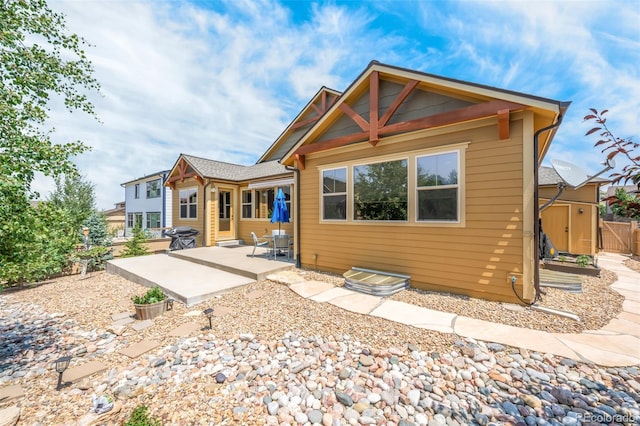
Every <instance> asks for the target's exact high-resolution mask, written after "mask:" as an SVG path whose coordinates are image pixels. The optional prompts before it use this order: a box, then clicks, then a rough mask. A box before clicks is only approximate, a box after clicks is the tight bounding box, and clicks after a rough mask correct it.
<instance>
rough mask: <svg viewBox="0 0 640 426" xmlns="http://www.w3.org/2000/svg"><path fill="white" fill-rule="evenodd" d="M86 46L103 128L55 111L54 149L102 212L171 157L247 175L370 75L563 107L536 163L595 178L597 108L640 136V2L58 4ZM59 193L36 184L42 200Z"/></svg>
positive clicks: (617, 126)
mask: <svg viewBox="0 0 640 426" xmlns="http://www.w3.org/2000/svg"><path fill="white" fill-rule="evenodd" d="M50 6H51V7H52V8H53V9H54V10H55V11H58V12H62V13H63V14H65V15H66V19H67V24H68V27H69V30H70V31H72V32H75V33H77V34H79V35H81V36H83V37H85V38H86V39H87V40H88V41H89V42H90V43H91V44H92V46H91V47H88V48H87V49H86V51H87V54H88V56H89V58H90V59H91V60H92V61H93V64H94V67H95V76H96V78H97V79H98V80H99V81H100V83H101V85H102V94H101V95H100V96H97V95H95V94H92V95H91V98H92V99H93V101H94V103H95V105H96V109H97V112H98V115H99V117H100V120H101V122H97V121H95V120H93V119H91V118H89V117H87V116H85V115H83V114H78V113H74V114H69V113H68V112H66V111H65V110H64V108H61V107H59V106H58V105H53V106H52V110H51V118H52V120H51V124H52V125H53V126H55V128H56V133H55V139H56V140H59V141H65V140H76V139H81V140H83V141H85V142H86V143H87V144H89V145H91V146H92V147H93V151H92V152H90V153H86V154H83V155H82V156H80V157H77V158H76V159H75V161H76V163H77V164H78V166H79V168H80V171H81V173H82V174H83V175H85V176H86V177H87V179H89V180H90V181H92V182H93V183H94V184H95V185H96V195H97V204H98V207H99V208H111V207H113V204H114V203H116V202H118V201H122V200H123V199H124V189H123V188H122V187H121V186H120V184H121V183H123V182H126V181H129V180H133V179H135V178H137V177H141V176H145V175H147V174H150V173H154V172H156V171H159V170H163V169H168V168H171V167H172V166H173V164H174V162H175V160H176V159H177V157H178V155H179V154H180V153H188V154H192V155H198V156H203V157H207V158H212V159H217V160H221V161H229V162H234V163H239V164H251V163H253V162H255V161H256V160H257V159H258V158H259V156H260V154H262V153H263V152H264V150H265V149H266V148H267V147H268V146H269V145H270V144H271V143H272V142H273V141H274V140H275V138H276V137H277V136H278V135H279V134H280V133H281V132H282V130H283V129H284V128H285V126H286V125H287V124H288V123H289V122H290V120H291V119H292V118H293V117H294V116H295V115H296V114H297V113H298V112H299V111H300V109H301V108H302V107H303V106H304V105H305V104H306V103H307V102H308V101H309V99H310V98H311V96H313V95H314V94H315V93H316V92H317V91H318V89H319V88H320V87H322V86H327V87H330V88H333V89H336V90H339V91H342V90H344V89H346V88H347V86H348V85H349V84H350V83H351V82H352V81H353V80H354V79H355V78H356V77H357V76H358V75H359V74H360V73H361V72H362V71H363V70H364V69H365V68H366V66H367V65H368V64H369V62H370V61H371V60H378V61H380V62H383V63H386V64H390V65H395V66H400V67H405V68H410V69H415V70H419V71H423V72H428V73H432V74H437V75H442V76H445V77H451V78H456V79H460V80H467V81H471V82H474V83H480V84H486V85H490V86H495V87H500V88H504V89H509V90H515V91H520V92H524V93H528V94H532V95H537V96H542V97H548V98H552V99H556V100H561V101H572V105H571V107H570V109H569V111H568V114H567V116H566V117H565V119H564V123H563V125H562V127H561V128H560V130H559V131H558V134H557V136H556V138H555V140H554V142H553V145H552V148H551V150H550V152H549V154H548V155H547V157H546V159H545V163H548V161H549V160H550V159H551V158H560V159H564V160H568V161H572V162H574V163H577V164H579V165H581V166H582V167H583V168H585V169H586V170H587V171H588V172H593V173H595V172H596V171H597V170H599V169H600V168H601V166H600V165H599V162H601V161H602V160H603V158H604V157H603V155H602V154H601V153H600V152H599V150H597V149H595V148H593V144H594V142H595V139H593V138H591V137H585V136H584V133H585V132H586V130H588V128H590V126H589V124H588V123H585V122H583V120H582V118H583V117H584V115H585V114H587V113H588V109H589V108H590V107H595V108H597V109H605V108H606V109H609V110H610V112H609V114H608V117H609V122H608V124H610V125H611V127H612V129H613V130H614V131H615V132H616V133H617V135H618V136H621V137H629V136H633V137H634V139H635V140H638V137H639V136H640V120H639V111H640V73H639V71H638V65H639V64H640V27H639V26H638V22H640V2H637V1H616V2H607V1H481V2H474V1H458V2H448V1H410V0H407V1H396V0H388V1H384V0H376V1H317V2H307V1H291V0H290V1H269V0H263V1H248V0H244V1H243V0H229V1H120V0H118V1H106V0H87V1H79V0H78V1H71V0H66V1H52V2H51V3H50ZM52 188H53V185H52V182H51V181H50V180H48V179H44V178H39V179H38V180H37V181H36V182H35V184H34V189H35V190H38V191H40V192H41V193H42V195H43V196H46V194H47V193H48V192H49V191H50V190H51V189H52Z"/></svg>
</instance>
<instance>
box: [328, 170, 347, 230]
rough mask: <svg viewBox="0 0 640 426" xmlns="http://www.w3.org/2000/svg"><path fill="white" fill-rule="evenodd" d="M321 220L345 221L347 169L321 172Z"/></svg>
mask: <svg viewBox="0 0 640 426" xmlns="http://www.w3.org/2000/svg"><path fill="white" fill-rule="evenodd" d="M322 219H324V220H346V219H347V169H346V168H340V169H332V170H324V171H323V172H322Z"/></svg>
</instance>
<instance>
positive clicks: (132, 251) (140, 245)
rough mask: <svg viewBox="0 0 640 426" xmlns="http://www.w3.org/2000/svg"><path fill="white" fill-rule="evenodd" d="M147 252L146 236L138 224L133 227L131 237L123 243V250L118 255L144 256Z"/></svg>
mask: <svg viewBox="0 0 640 426" xmlns="http://www.w3.org/2000/svg"><path fill="white" fill-rule="evenodd" d="M147 254H151V253H149V249H148V248H147V236H146V235H145V232H144V231H143V230H142V229H140V227H139V226H136V227H135V228H133V237H132V238H131V239H130V240H129V241H127V242H126V243H124V250H122V253H120V257H135V256H145V255H147Z"/></svg>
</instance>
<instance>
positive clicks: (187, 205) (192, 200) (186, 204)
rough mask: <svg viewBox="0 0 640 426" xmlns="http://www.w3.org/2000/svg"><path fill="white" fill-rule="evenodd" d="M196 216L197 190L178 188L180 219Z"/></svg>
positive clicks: (194, 217)
mask: <svg viewBox="0 0 640 426" xmlns="http://www.w3.org/2000/svg"><path fill="white" fill-rule="evenodd" d="M197 217H198V190H197V189H196V188H187V189H181V190H180V219H196V218H197Z"/></svg>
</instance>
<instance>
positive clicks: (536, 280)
mask: <svg viewBox="0 0 640 426" xmlns="http://www.w3.org/2000/svg"><path fill="white" fill-rule="evenodd" d="M560 123H562V114H559V115H558V121H556V122H555V123H554V124H551V125H550V126H547V127H544V128H542V129H540V130H538V131H537V132H535V133H534V135H533V156H534V158H533V182H534V186H533V242H534V244H533V256H534V265H535V266H534V267H533V288H534V290H535V293H536V294H535V297H534V299H533V302H532V303H531V305H533V304H534V303H535V302H537V301H539V300H540V294H541V292H540V207H539V206H538V204H539V203H540V200H539V195H540V194H539V190H538V174H539V173H538V169H539V168H540V160H539V159H538V145H539V141H538V138H539V137H540V134H541V133H543V132H546V131H548V130H551V129H553V128H556V127H558V126H560Z"/></svg>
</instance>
